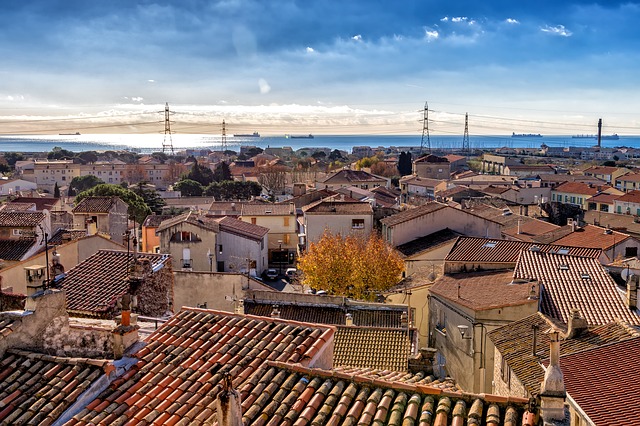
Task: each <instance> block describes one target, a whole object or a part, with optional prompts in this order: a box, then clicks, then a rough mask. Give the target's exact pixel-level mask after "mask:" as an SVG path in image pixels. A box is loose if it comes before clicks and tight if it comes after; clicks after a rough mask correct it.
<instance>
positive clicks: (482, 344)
mask: <svg viewBox="0 0 640 426" xmlns="http://www.w3.org/2000/svg"><path fill="white" fill-rule="evenodd" d="M471 325H472V327H473V328H472V331H471V333H469V334H467V332H468V331H469V326H468V325H459V326H458V330H459V331H460V335H461V336H462V338H463V339H473V337H474V334H475V329H476V327H480V351H479V352H480V368H485V359H484V349H485V346H486V344H485V342H486V338H487V337H486V334H487V330H486V328H484V324H482V323H480V322H476V323H472V324H471ZM474 346H475V345H474ZM474 351H475V349H474Z"/></svg>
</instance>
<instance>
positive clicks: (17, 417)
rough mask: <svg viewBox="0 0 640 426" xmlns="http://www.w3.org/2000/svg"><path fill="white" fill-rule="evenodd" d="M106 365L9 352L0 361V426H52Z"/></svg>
mask: <svg viewBox="0 0 640 426" xmlns="http://www.w3.org/2000/svg"><path fill="white" fill-rule="evenodd" d="M107 365H108V361H105V360H89V359H78V358H61V357H54V356H49V355H42V354H37V353H32V352H26V351H19V350H14V349H9V350H8V351H7V353H6V354H5V355H4V357H3V358H2V359H1V360H0V424H2V425H22V424H24V425H27V424H28V425H40V426H47V425H50V424H52V423H53V422H54V421H55V420H56V419H58V417H60V415H61V414H62V413H63V412H64V411H65V410H66V409H67V408H69V406H70V405H71V404H73V403H74V402H75V401H76V399H77V398H78V396H80V394H82V393H83V392H84V391H85V390H87V388H88V387H89V386H91V384H92V382H93V381H95V380H96V379H97V378H98V377H100V376H101V375H103V374H105V372H104V370H103V369H104V368H105V367H106V366H107Z"/></svg>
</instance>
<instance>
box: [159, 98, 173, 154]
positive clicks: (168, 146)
mask: <svg viewBox="0 0 640 426" xmlns="http://www.w3.org/2000/svg"><path fill="white" fill-rule="evenodd" d="M167 139H169V141H168V142H167ZM165 151H171V154H172V155H173V154H175V151H174V150H173V140H171V121H169V102H166V103H165V104H164V140H163V141H162V152H165Z"/></svg>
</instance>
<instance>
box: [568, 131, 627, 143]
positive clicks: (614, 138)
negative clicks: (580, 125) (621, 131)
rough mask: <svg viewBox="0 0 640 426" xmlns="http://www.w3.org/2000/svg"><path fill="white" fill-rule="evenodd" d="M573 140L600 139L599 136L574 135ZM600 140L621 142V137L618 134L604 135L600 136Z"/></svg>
mask: <svg viewBox="0 0 640 426" xmlns="http://www.w3.org/2000/svg"><path fill="white" fill-rule="evenodd" d="M571 138H572V139H598V135H573V136H571ZM600 140H603V141H617V140H620V136H618V134H617V133H614V134H612V135H602V136H600Z"/></svg>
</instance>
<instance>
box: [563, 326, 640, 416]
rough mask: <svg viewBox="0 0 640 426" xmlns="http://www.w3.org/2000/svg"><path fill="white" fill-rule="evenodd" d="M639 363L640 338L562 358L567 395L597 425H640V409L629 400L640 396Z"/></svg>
mask: <svg viewBox="0 0 640 426" xmlns="http://www.w3.org/2000/svg"><path fill="white" fill-rule="evenodd" d="M638 362H640V338H635V339H630V340H625V341H622V342H617V343H613V344H611V345H607V346H600V347H597V348H594V349H591V350H586V351H584V352H579V353H574V354H571V355H566V356H562V357H561V358H560V368H561V369H562V372H563V374H564V382H565V386H566V388H567V393H568V394H569V396H570V397H571V398H572V399H573V400H574V401H575V402H576V404H577V405H579V406H580V408H581V409H582V410H583V411H584V412H585V414H586V415H587V416H589V419H591V421H592V422H593V424H596V425H623V424H624V425H638V424H640V419H639V418H638V406H637V405H635V404H634V403H631V404H630V403H629V400H628V397H629V395H640V370H638V368H635V367H636V366H637V365H638ZM585 366H598V367H600V368H585ZM595 395H597V398H594V396H595Z"/></svg>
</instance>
